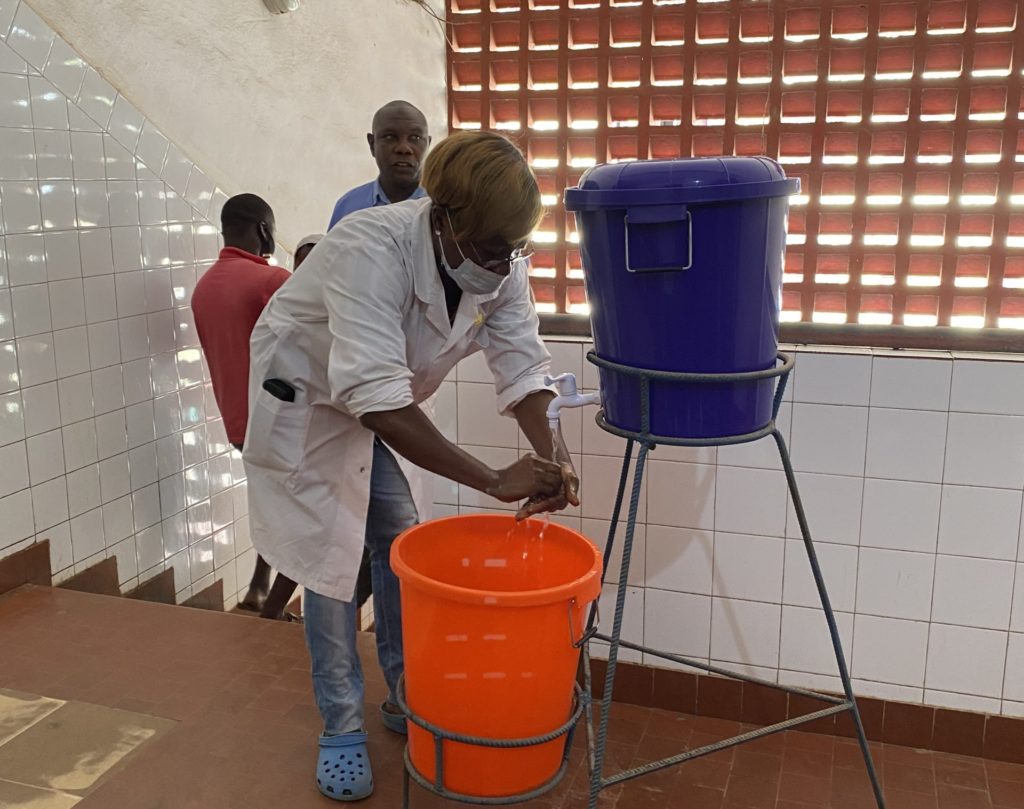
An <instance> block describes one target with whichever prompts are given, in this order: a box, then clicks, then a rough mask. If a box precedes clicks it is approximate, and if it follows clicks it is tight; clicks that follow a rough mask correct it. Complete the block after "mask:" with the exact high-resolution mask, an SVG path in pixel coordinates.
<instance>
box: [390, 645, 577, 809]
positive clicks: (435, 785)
mask: <svg viewBox="0 0 1024 809" xmlns="http://www.w3.org/2000/svg"><path fill="white" fill-rule="evenodd" d="M588 639H589V638H587V637H586V636H584V640H583V641H581V642H580V645H581V646H582V645H583V644H584V642H585V641H586V640H588ZM396 698H397V700H398V707H399V708H401V709H402V712H403V713H404V714H405V716H406V718H407V719H408V721H410V722H412V723H413V724H414V725H417V726H418V727H421V728H423V730H425V731H427V732H428V733H429V734H430V735H431V736H433V739H434V780H433V781H431V780H430V779H429V778H427V777H426V776H425V775H423V774H422V773H421V772H420V771H419V770H417V769H416V765H415V764H414V763H413V761H412V757H411V756H410V754H409V745H408V744H406V746H405V767H404V772H403V775H402V807H403V809H409V798H410V787H411V782H412V781H415V782H416V784H417V785H418V786H419V787H421V788H422V789H425V790H426V791H427V792H432V793H433V794H434V795H437V796H438V797H441V798H445V799H446V800H450V801H456V802H458V803H469V804H473V805H474V806H509V805H511V804H515V803H526V802H527V801H532V800H533V799H534V798H539V797H541V796H543V795H546V794H547V793H548V792H550V791H551V790H553V789H554V788H555V787H556V786H558V785H559V783H561V781H562V779H563V778H564V777H565V774H566V772H567V771H568V769H569V753H570V752H571V751H572V739H573V733H574V732H575V730H576V725H577V724H578V723H579V721H580V719H581V718H582V717H583V715H584V713H587V714H589V713H590V694H589V692H584V690H583V689H582V688H580V686H579V685H577V686H576V696H575V699H574V701H573V709H572V714H571V715H570V716H569V719H568V720H567V721H566V722H565V724H563V725H562V726H561V727H560V728H557V729H556V730H553V731H551V732H550V733H546V734H544V735H543V736H533V737H531V738H528V739H486V738H483V737H480V736H466V735H465V734H461V733H455V732H453V731H450V730H446V729H445V728H441V727H438V726H437V725H434V724H431V723H430V722H428V721H427V720H425V719H424V718H423V717H421V716H418V715H417V714H415V713H414V712H413V711H412V709H411V708H409V704H408V703H407V702H406V699H405V677H404V676H403V677H402V678H401V679H400V680H399V683H398V694H397V695H396ZM560 738H564V739H565V747H564V749H563V752H562V763H561V766H560V767H559V768H558V772H556V773H555V775H554V776H553V777H552V778H551V779H550V780H549V781H547V782H546V783H544V784H541V785H540V786H539V787H537V788H536V789H531V790H530V791H529V792H521V793H519V794H518V795H508V796H505V797H501V798H483V797H480V796H478V795H462V794H460V793H458V792H453V791H451V790H450V789H448V788H447V787H446V786H445V782H446V779H445V751H446V747H447V746H448V745H449V744H462V745H470V746H473V747H489V748H492V749H501V750H514V749H521V748H524V747H535V746H537V745H540V744H547V743H549V742H553V741H555V740H556V739H560Z"/></svg>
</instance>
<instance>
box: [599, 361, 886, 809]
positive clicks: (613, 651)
mask: <svg viewBox="0 0 1024 809" xmlns="http://www.w3.org/2000/svg"><path fill="white" fill-rule="evenodd" d="M587 359H588V360H589V361H590V362H591V363H593V364H594V365H596V366H598V367H599V368H603V369H606V370H609V371H612V372H615V373H618V374H622V375H623V376H628V377H631V378H633V379H636V380H637V381H638V383H639V387H640V413H641V426H640V431H639V432H632V431H629V430H622V429H620V428H618V427H615V426H613V425H611V424H609V423H608V422H607V421H606V420H605V418H604V411H601V412H599V413H598V415H597V423H598V425H599V426H600V427H601V428H602V429H604V430H605V431H607V432H609V433H612V434H613V435H617V436H619V437H621V438H625V439H626V440H627V443H626V451H625V454H624V457H623V460H622V474H621V476H620V478H619V488H618V493H617V495H616V498H615V507H614V509H613V511H612V519H611V526H610V527H609V529H608V543H607V545H606V546H605V552H604V571H605V573H604V574H602V575H606V574H607V570H608V563H609V561H610V559H611V554H612V548H613V545H614V541H615V533H616V528H617V527H618V523H619V517H620V515H621V511H622V502H623V498H624V496H625V492H626V482H627V480H628V478H629V472H630V462H631V460H632V456H633V448H634V444H639V447H640V449H639V452H638V453H637V457H636V462H635V465H634V467H633V473H634V474H633V488H632V491H631V493H630V499H629V512H628V515H627V517H626V532H625V537H624V539H623V548H622V567H621V571H620V573H619V583H618V588H617V592H616V599H615V614H614V617H613V620H612V629H611V634H610V635H602V634H600V633H597V634H595V635H594V636H593V637H594V639H595V640H598V641H603V642H604V643H607V644H608V668H607V670H606V673H605V678H604V692H603V697H602V700H601V717H600V721H599V724H598V726H597V728H596V733H595V727H594V716H593V711H592V709H591V702H590V700H589V699H584V701H583V705H584V707H585V711H586V720H587V721H586V729H587V750H588V756H589V758H588V761H589V765H590V800H589V804H588V806H589V809H596V807H597V801H598V796H599V795H600V793H601V792H602V790H604V789H606V788H608V787H611V786H613V785H615V784H621V783H624V782H626V781H630V780H632V779H634V778H640V777H641V776H644V775H647V774H649V773H652V772H656V771H658V770H662V769H666V768H668V767H673V766H675V765H677V764H682V763H684V762H686V761H691V760H693V759H696V758H700V757H702V756H706V755H709V754H711V753H715V752H717V751H719V750H724V749H726V748H729V747H734V746H736V745H739V744H743V743H744V742H750V741H754V740H755V739H760V738H762V737H764V736H768V735H771V734H773V733H779V732H781V731H785V730H791V729H793V728H796V727H798V726H800V725H803V724H806V723H808V722H813V721H815V720H817V719H822V718H825V717H828V716H834V715H836V714H841V713H845V712H847V711H849V712H850V714H851V715H852V716H853V724H854V727H855V728H856V731H857V740H858V741H859V742H860V747H861V751H862V752H863V754H864V764H865V766H866V768H867V773H868V777H869V778H870V779H871V787H872V789H873V790H874V794H875V800H876V802H877V803H878V807H879V809H885V798H884V797H883V795H882V788H881V786H880V784H879V782H878V775H877V774H876V773H875V767H874V764H873V762H872V760H871V751H870V749H869V748H868V741H867V737H866V736H865V734H864V724H863V722H862V721H861V717H860V711H859V710H858V708H857V699H856V697H855V696H854V693H853V687H852V686H851V684H850V673H849V671H848V670H847V666H846V658H845V656H844V654H843V647H842V642H841V640H840V637H839V629H838V627H837V626H836V620H835V615H834V614H833V611H832V603H831V601H830V600H829V597H828V592H827V590H826V588H825V579H824V578H823V576H822V574H821V566H820V565H819V564H818V556H817V553H816V552H815V550H814V543H813V541H812V540H811V532H810V529H809V528H808V526H807V516H806V515H805V513H804V507H803V502H802V501H801V499H800V492H799V491H798V489H797V484H796V476H795V475H794V473H793V465H792V463H791V462H790V458H789V450H788V449H787V447H786V442H785V440H784V439H783V437H782V433H780V432H779V430H778V428H777V427H776V425H775V420H776V418H777V416H778V412H779V406H780V405H781V404H782V396H783V393H784V391H785V388H786V382H787V381H788V379H789V374H790V371H792V369H793V359H792V357H790V356H789V355H786V354H779V360H780V361H781V365H779V366H778V367H776V368H772V369H768V370H765V371H751V372H746V373H733V374H698V373H669V372H664V371H650V370H644V369H640V368H633V367H631V366H626V365H620V364H618V363H614V362H610V361H608V360H605V359H602V358H601V357H599V356H597V354H596V353H594V352H591V353H590V354H589V355H588V356H587ZM764 379H778V384H777V387H776V390H775V398H774V402H773V406H772V418H771V421H770V422H769V423H768V424H767V425H765V426H764V427H763V428H761V429H760V430H756V431H754V432H752V433H746V434H743V435H729V436H719V437H715V438H670V437H666V436H658V435H653V434H652V433H651V429H650V428H651V402H650V387H651V382H655V381H656V382H668V383H673V382H675V383H684V384H688V385H707V386H713V385H722V384H729V383H736V382H753V381H757V380H764ZM769 435H770V436H772V438H774V439H775V444H776V446H777V447H778V450H779V457H780V458H781V459H782V465H783V468H784V469H785V472H786V480H787V482H788V483H789V491H790V494H791V495H792V497H793V507H794V509H795V510H796V515H797V520H798V521H799V523H800V532H801V535H802V537H803V542H804V548H805V550H806V551H807V560H808V562H810V565H811V574H812V575H813V576H814V583H815V585H816V586H817V588H818V595H819V597H820V598H821V607H822V609H823V610H824V612H825V620H826V621H827V622H828V630H829V634H830V635H831V638H832V646H833V648H834V650H835V656H836V665H837V667H838V668H839V676H840V678H841V679H842V683H843V693H844V695H845V696H843V697H836V696H833V695H831V694H822V693H818V692H816V691H810V690H808V689H804V688H794V687H788V686H782V685H779V684H777V683H773V682H769V681H767V680H763V679H761V678H758V677H752V676H750V675H747V674H741V673H739V672H733V671H729V670H726V669H722V668H719V667H717V666H711V665H708V664H706V663H703V662H701V661H699V660H691V659H689V658H686V657H682V656H680V655H674V654H668V653H666V652H661V651H658V650H656V649H650V648H648V647H646V646H641V645H639V644H635V643H629V642H627V641H624V640H622V639H621V633H622V616H623V612H624V610H625V606H626V589H627V586H628V582H629V565H630V559H631V556H632V553H633V536H634V532H635V529H636V516H637V507H638V504H639V502H640V492H641V491H642V488H641V487H642V485H643V475H644V466H645V464H646V462H647V454H648V453H649V452H650V451H651V450H652V449H654V448H655V447H656V446H658V445H659V444H664V445H672V446H682V447H715V446H726V445H731V444H745V443H748V442H751V441H757V440H758V439H761V438H765V437H767V436H769ZM681 495H685V493H681ZM602 584H603V581H602ZM596 617H597V610H596V605H595V608H594V609H593V610H592V612H591V616H590V622H589V627H590V630H591V631H593V630H594V629H595V628H596ZM620 648H623V649H630V650H633V651H637V652H643V653H644V654H649V655H652V656H653V657H658V658H661V659H663V660H669V661H672V662H674V663H679V664H683V665H686V666H690V667H692V668H695V669H700V670H703V671H706V672H709V673H711V674H718V675H722V676H726V677H730V678H732V679H735V680H742V681H744V682H749V683H756V684H758V685H763V686H767V687H769V688H775V689H778V690H781V691H786V692H788V693H790V694H797V695H799V696H804V697H809V698H811V699H816V700H820V701H822V702H824V703H827V704H829V706H830V707H827V708H823V709H822V710H820V711H815V712H814V713H810V714H806V715H804V716H797V717H793V718H791V719H787V720H786V721H784V722H777V723H776V724H773V725H768V726H766V727H763V728H758V729H755V730H751V731H749V732H747V733H742V734H740V735H738V736H734V737H732V738H729V739H723V740H721V741H719V742H715V743H713V744H708V745H704V746H703V747H698V748H696V749H694V750H688V751H685V752H681V753H679V754H678V755H675V756H670V757H669V758H665V759H662V760H660V761H654V762H651V763H649V764H645V765H643V766H641V767H634V768H633V769H629V770H625V771H623V772H619V773H614V774H612V775H609V776H607V777H605V775H604V755H605V744H606V741H607V738H608V722H609V719H610V716H611V706H612V694H613V692H614V690H615V670H616V665H617V663H618V657H619V649H620ZM582 668H583V676H584V692H585V694H586V695H587V696H589V695H590V694H591V684H592V683H591V672H590V653H589V648H588V647H587V646H585V647H584V650H583V660H582Z"/></svg>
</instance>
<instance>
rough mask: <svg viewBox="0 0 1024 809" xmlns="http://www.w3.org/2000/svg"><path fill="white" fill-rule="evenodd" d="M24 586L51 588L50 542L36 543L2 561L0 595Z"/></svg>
mask: <svg viewBox="0 0 1024 809" xmlns="http://www.w3.org/2000/svg"><path fill="white" fill-rule="evenodd" d="M23 584H37V585H39V586H41V587H50V586H51V585H52V584H53V580H52V579H51V578H50V541H49V540H48V539H44V540H43V541H42V542H35V543H33V544H32V545H29V546H28V547H27V548H24V549H23V550H20V551H17V552H15V553H12V554H11V555H10V556H5V557H4V558H3V559H0V595H2V594H4V593H6V592H9V591H11V590H13V589H15V588H16V587H21V586H22V585H23Z"/></svg>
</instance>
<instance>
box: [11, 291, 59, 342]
mask: <svg viewBox="0 0 1024 809" xmlns="http://www.w3.org/2000/svg"><path fill="white" fill-rule="evenodd" d="M11 308H12V309H13V311H14V333H15V334H17V335H18V336H19V337H29V336H31V335H34V334H40V333H42V332H48V331H51V330H52V328H53V325H52V320H51V318H50V295H49V290H48V285H47V284H32V285H30V286H24V287H17V288H15V289H13V290H11Z"/></svg>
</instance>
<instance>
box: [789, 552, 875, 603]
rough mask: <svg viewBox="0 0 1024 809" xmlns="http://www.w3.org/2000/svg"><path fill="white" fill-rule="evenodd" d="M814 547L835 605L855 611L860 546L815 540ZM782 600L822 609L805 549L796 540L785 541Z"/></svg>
mask: <svg viewBox="0 0 1024 809" xmlns="http://www.w3.org/2000/svg"><path fill="white" fill-rule="evenodd" d="M814 549H815V552H816V553H817V556H818V562H819V564H820V565H821V569H822V575H823V576H824V577H825V586H826V587H827V588H828V595H829V599H830V600H831V602H832V606H833V608H834V609H836V610H840V611H843V612H853V610H854V607H855V604H856V598H857V561H858V551H857V548H855V547H852V546H850V545H832V544H829V543H826V542H815V543H814ZM782 601H783V603H784V604H789V605H793V606H798V607H815V608H819V609H820V608H821V597H820V596H819V595H818V588H817V586H816V585H815V583H814V576H813V575H811V566H810V562H809V561H808V560H807V551H806V548H805V547H804V543H803V542H800V541H797V540H789V541H787V542H786V568H785V574H784V580H783V593H782Z"/></svg>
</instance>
